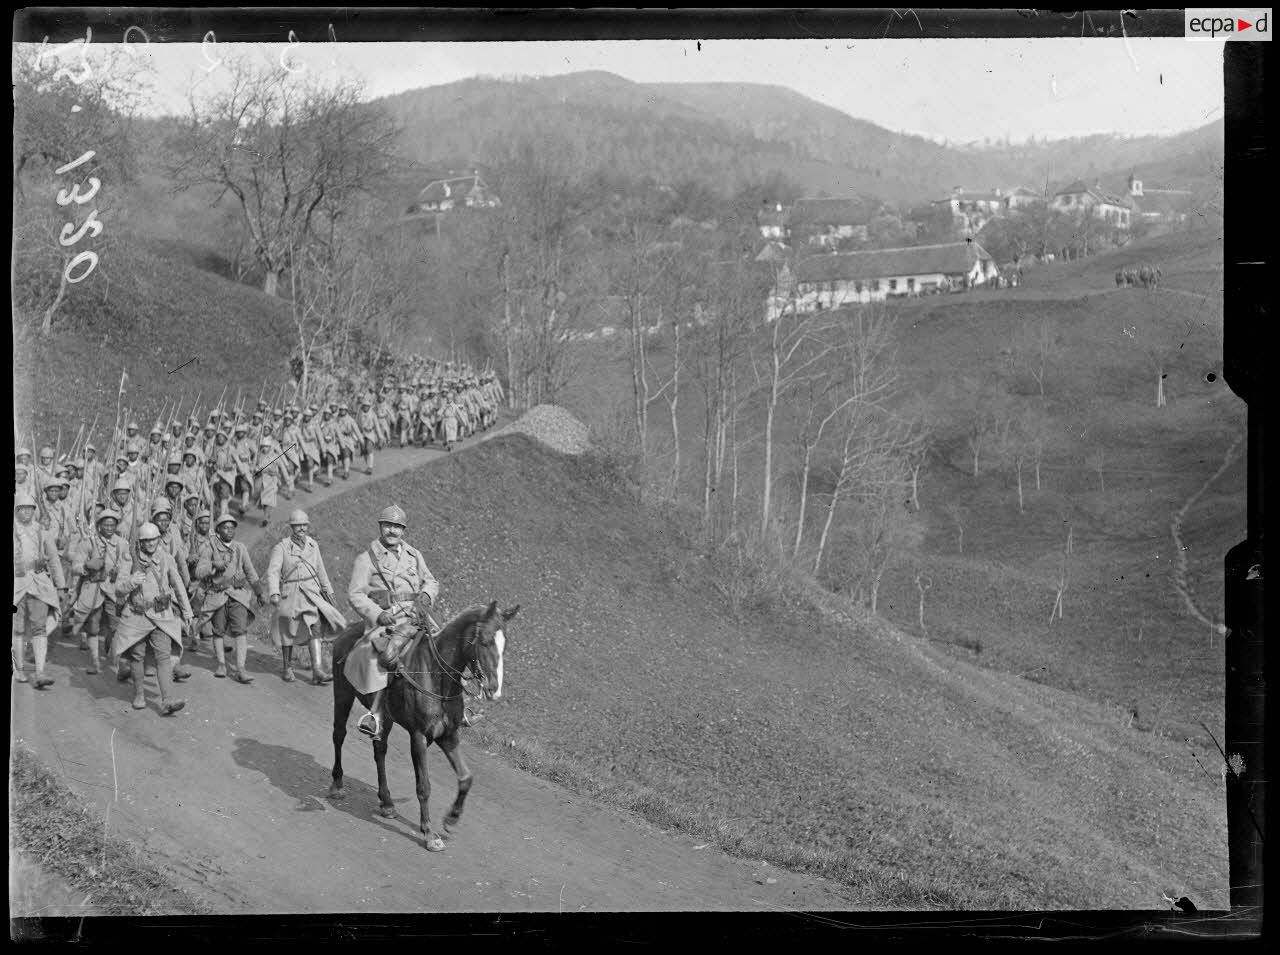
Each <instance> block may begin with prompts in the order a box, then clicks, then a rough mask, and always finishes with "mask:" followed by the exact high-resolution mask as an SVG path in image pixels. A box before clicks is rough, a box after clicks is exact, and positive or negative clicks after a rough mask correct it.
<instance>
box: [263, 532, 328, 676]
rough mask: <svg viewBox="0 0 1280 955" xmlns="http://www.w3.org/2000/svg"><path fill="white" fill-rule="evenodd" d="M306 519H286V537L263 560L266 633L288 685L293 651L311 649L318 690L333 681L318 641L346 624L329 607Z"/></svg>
mask: <svg viewBox="0 0 1280 955" xmlns="http://www.w3.org/2000/svg"><path fill="white" fill-rule="evenodd" d="M310 523H311V522H310V519H309V518H308V517H307V514H306V512H305V511H303V510H300V509H299V510H295V511H294V512H293V513H292V514H290V515H289V531H290V533H289V536H288V537H286V538H284V539H283V540H281V541H279V542H277V543H276V545H275V547H273V548H271V556H270V558H269V559H268V560H267V593H268V594H270V597H271V605H272V607H273V608H274V610H273V612H272V614H271V623H270V626H269V628H268V629H269V631H270V633H271V642H272V643H274V644H275V645H276V646H277V647H279V648H280V664H281V676H282V677H283V679H284V681H285V682H286V683H292V682H293V680H294V675H293V648H294V647H300V646H309V647H310V650H311V682H312V683H314V684H316V685H317V686H320V685H322V684H324V683H327V682H329V681H330V680H332V679H333V675H332V674H330V673H326V672H324V657H323V655H322V647H321V641H322V640H325V641H331V640H332V639H333V635H334V634H335V633H341V632H342V629H343V628H344V627H345V626H346V625H347V620H346V618H345V617H344V616H343V615H342V611H340V610H339V609H338V608H337V607H335V606H334V605H333V586H332V584H330V583H329V574H328V573H327V572H326V571H325V567H324V557H323V556H322V555H321V554H320V545H319V544H317V543H316V541H315V539H314V538H312V537H310V536H309V535H308V534H307V530H308V528H309V527H310Z"/></svg>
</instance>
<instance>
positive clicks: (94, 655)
mask: <svg viewBox="0 0 1280 955" xmlns="http://www.w3.org/2000/svg"><path fill="white" fill-rule="evenodd" d="M85 642H86V645H87V646H88V648H89V666H88V667H86V668H85V671H84V672H85V673H89V674H96V673H97V672H98V638H97V637H96V636H95V637H85Z"/></svg>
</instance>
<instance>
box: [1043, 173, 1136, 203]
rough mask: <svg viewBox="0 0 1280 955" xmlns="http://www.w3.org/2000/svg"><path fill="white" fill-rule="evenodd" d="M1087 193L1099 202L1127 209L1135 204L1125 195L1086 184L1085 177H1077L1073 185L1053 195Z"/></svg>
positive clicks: (1055, 196)
mask: <svg viewBox="0 0 1280 955" xmlns="http://www.w3.org/2000/svg"><path fill="white" fill-rule="evenodd" d="M1086 194H1087V195H1090V196H1093V198H1095V199H1097V200H1098V201H1099V202H1105V203H1107V204H1108V205H1113V206H1121V207H1123V208H1126V209H1128V208H1130V207H1131V206H1132V205H1133V203H1132V202H1130V201H1129V200H1128V199H1126V198H1125V197H1123V196H1116V195H1112V194H1111V193H1109V192H1105V191H1104V190H1103V189H1102V188H1101V187H1099V186H1096V185H1095V186H1087V185H1085V182H1084V180H1083V179H1077V180H1076V181H1075V182H1073V183H1071V185H1069V186H1065V187H1063V188H1062V189H1059V190H1058V191H1057V192H1055V193H1054V194H1053V197H1054V198H1055V199H1056V198H1057V197H1058V196H1080V195H1086Z"/></svg>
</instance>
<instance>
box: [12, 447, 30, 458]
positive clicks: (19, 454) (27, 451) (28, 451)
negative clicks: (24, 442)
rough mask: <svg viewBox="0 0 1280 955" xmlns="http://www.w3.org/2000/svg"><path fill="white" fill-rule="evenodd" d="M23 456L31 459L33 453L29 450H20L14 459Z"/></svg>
mask: <svg viewBox="0 0 1280 955" xmlns="http://www.w3.org/2000/svg"><path fill="white" fill-rule="evenodd" d="M23 455H26V456H27V457H31V451H30V450H29V449H27V448H19V449H18V453H17V454H15V455H14V458H15V459H16V458H20V457H22V456H23Z"/></svg>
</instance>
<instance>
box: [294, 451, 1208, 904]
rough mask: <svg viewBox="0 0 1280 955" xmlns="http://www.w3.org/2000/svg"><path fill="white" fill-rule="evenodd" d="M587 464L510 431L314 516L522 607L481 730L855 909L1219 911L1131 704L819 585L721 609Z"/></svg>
mask: <svg viewBox="0 0 1280 955" xmlns="http://www.w3.org/2000/svg"><path fill="white" fill-rule="evenodd" d="M590 470H591V466H590V463H589V462H584V461H582V460H579V459H570V458H565V457H563V456H560V455H557V454H555V453H553V452H551V451H549V450H546V449H545V448H543V447H541V446H539V445H537V444H535V443H534V442H532V441H529V440H528V439H525V438H523V437H511V438H500V439H496V440H494V441H492V442H489V443H486V444H485V445H483V446H481V447H477V448H475V449H472V450H470V451H469V452H468V453H466V454H462V455H458V456H455V457H453V458H451V459H449V460H447V461H442V462H437V463H435V464H433V465H432V466H430V467H426V468H421V469H418V470H417V471H411V472H404V473H402V474H400V475H395V476H393V477H390V478H388V479H386V480H384V481H380V482H378V483H377V484H374V485H371V486H369V487H366V488H361V489H359V490H355V491H352V492H350V493H348V494H345V495H343V497H342V498H341V499H340V500H335V501H331V502H325V503H323V504H319V505H316V506H315V507H313V508H311V509H310V510H309V513H310V515H311V518H312V522H313V527H314V528H315V530H316V532H317V533H318V534H319V536H320V538H321V542H322V546H323V547H324V549H325V557H326V562H327V563H328V564H329V568H330V573H331V574H332V575H333V576H334V577H335V578H337V579H345V577H346V575H347V574H349V572H350V567H351V562H352V560H353V559H354V556H355V554H356V553H358V552H359V550H360V549H361V548H363V547H364V546H365V545H366V544H367V542H368V540H369V539H370V538H371V536H372V535H373V533H374V530H373V524H374V519H375V515H376V512H377V510H378V509H379V508H381V507H383V506H385V504H386V503H389V502H391V501H395V502H397V503H399V504H400V505H401V506H403V507H404V508H405V509H406V511H407V512H408V514H409V522H410V529H409V539H410V540H411V541H412V542H413V543H415V544H416V545H417V546H419V547H421V548H422V549H423V551H424V553H425V555H426V557H427V561H428V564H429V565H430V567H431V569H432V571H433V572H434V573H435V574H436V576H437V577H438V578H440V580H441V582H442V594H443V596H444V600H445V603H446V606H447V607H448V608H451V609H452V610H458V609H461V608H462V607H464V606H466V605H470V604H476V603H481V602H487V601H488V600H490V599H498V600H500V601H501V602H502V603H503V604H504V605H509V604H513V603H520V604H521V605H522V606H523V608H524V609H522V611H521V615H520V618H519V619H518V621H517V622H516V623H515V624H514V625H513V626H512V635H511V641H510V643H509V658H508V666H507V681H508V685H509V687H510V690H509V692H510V699H509V702H507V703H505V704H503V705H500V706H492V707H490V708H489V712H488V715H487V717H486V720H485V721H484V722H483V723H481V724H480V726H479V727H478V728H477V731H476V733H475V734H473V735H478V737H479V739H480V740H481V741H487V743H488V745H489V746H491V747H496V751H498V752H502V753H507V754H508V755H509V757H511V758H514V759H515V760H516V761H517V762H520V763H521V765H525V766H526V767H527V768H531V769H534V770H535V771H539V772H542V773H544V774H546V775H549V776H550V777H551V778H557V779H560V780H561V781H565V782H567V783H568V784H570V785H572V786H574V787H575V788H579V789H582V790H584V791H587V792H590V793H591V794H593V795H596V796H598V797H600V798H604V799H606V801H610V802H613V803H615V804H617V805H623V806H625V807H626V808H630V809H632V810H634V811H639V812H641V813H642V814H644V815H646V816H647V817H649V818H652V819H653V820H654V821H656V822H658V823H659V824H661V825H677V826H679V827H681V828H683V829H686V830H688V831H690V832H696V833H700V834H703V835H706V836H707V838H708V839H709V840H710V839H714V840H715V841H717V842H720V843H722V844H724V845H726V847H727V848H729V849H730V850H731V851H740V852H743V853H744V854H748V855H751V856H760V857H763V858H772V859H773V861H775V862H777V863H783V862H785V863H786V864H789V865H793V866H796V867H800V868H812V869H814V870H816V871H819V872H822V873H823V874H826V875H830V876H832V877H835V878H840V879H842V880H845V881H849V882H850V883H851V884H856V885H859V886H860V887H862V888H863V889H864V890H865V891H866V892H867V893H868V896H869V897H868V899H867V900H866V901H867V904H869V905H876V904H877V903H879V904H884V905H898V906H911V905H920V906H925V905H930V904H937V905H942V906H950V907H962V908H1001V907H1011V906H1012V907H1037V908H1039V907H1046V908H1053V907H1064V908H1091V907H1099V908H1102V907H1140V908H1145V907H1148V906H1154V905H1158V904H1159V902H1160V892H1161V891H1172V890H1173V889H1175V888H1179V889H1181V890H1184V894H1191V895H1192V896H1193V897H1194V898H1198V899H1203V900H1205V901H1204V905H1205V906H1209V907H1212V906H1214V905H1215V904H1216V905H1225V901H1226V853H1225V844H1226V838H1225V820H1224V818H1223V810H1222V800H1221V794H1220V792H1219V789H1218V786H1217V783H1218V782H1219V781H1218V780H1217V779H1213V780H1209V779H1206V778H1205V777H1204V775H1203V773H1202V771H1201V770H1200V769H1198V768H1197V767H1196V766H1195V764H1194V762H1193V761H1191V760H1190V759H1186V758H1184V756H1185V754H1184V753H1182V752H1181V751H1180V750H1179V749H1178V748H1177V747H1175V746H1173V745H1172V744H1171V743H1170V742H1168V741H1167V740H1164V739H1159V738H1154V737H1153V736H1152V735H1151V734H1146V733H1140V732H1138V731H1137V730H1135V729H1133V728H1132V727H1130V726H1128V725H1127V723H1126V719H1125V714H1124V713H1123V710H1122V709H1121V708H1120V707H1118V706H1106V705H1103V704H1100V703H1093V702H1090V701H1086V700H1084V699H1081V698H1079V697H1076V696H1074V695H1072V694H1070V693H1067V692H1064V691H1062V690H1059V689H1055V688H1052V687H1048V686H1041V685H1037V684H1035V683H1033V682H1030V681H1027V680H1020V679H1017V678H1014V677H1011V676H1009V675H1006V674H998V673H992V672H989V671H987V670H984V669H981V668H978V667H975V666H972V665H970V664H968V663H966V662H963V661H958V660H952V659H950V658H948V657H947V656H946V655H945V654H944V653H942V652H941V651H939V650H937V649H935V648H933V647H931V646H929V645H928V644H927V643H923V642H920V641H918V640H916V639H914V638H909V637H904V636H902V635H900V634H899V633H898V632H897V631H894V630H893V629H892V628H891V627H889V626H888V625H886V624H885V623H884V622H883V621H879V620H875V619H869V618H864V617H861V616H856V615H855V614H853V613H851V612H850V611H849V610H848V609H847V608H843V607H841V606H840V605H839V604H838V603H837V602H835V601H834V600H832V599H830V598H826V597H823V596H822V595H820V594H810V595H808V596H806V597H805V598H803V599H800V598H796V599H793V600H791V601H790V602H789V604H788V605H787V606H777V605H774V606H759V607H756V608H754V610H752V611H751V612H750V613H749V614H748V615H747V617H746V618H745V620H742V621H738V620H735V619H734V618H733V617H732V616H731V615H730V614H729V612H728V611H727V608H726V607H725V606H724V605H723V603H722V602H721V601H720V599H719V598H718V597H715V596H711V595H714V594H716V593H717V591H716V586H715V580H714V579H713V578H714V572H715V571H714V568H712V567H711V566H710V565H709V564H708V563H707V562H706V561H704V559H703V558H701V557H700V556H698V555H697V554H696V553H695V552H693V551H691V550H690V549H688V548H687V546H686V544H685V540H684V537H683V535H682V534H681V533H680V531H679V529H678V528H677V527H675V526H674V525H673V524H671V523H670V522H669V521H667V520H665V519H663V518H662V517H660V516H658V515H655V514H653V513H651V512H649V511H646V510H643V509H641V508H639V507H637V506H636V505H635V504H634V503H633V502H632V501H631V500H630V499H629V498H627V497H626V496H624V495H622V494H620V493H616V492H613V491H611V490H608V489H607V488H605V487H602V486H601V484H600V483H599V482H598V481H597V482H591V481H588V480H586V476H587V475H588V473H589V472H590ZM1175 897H1176V896H1175ZM1198 904H1199V903H1198Z"/></svg>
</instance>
